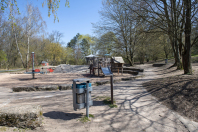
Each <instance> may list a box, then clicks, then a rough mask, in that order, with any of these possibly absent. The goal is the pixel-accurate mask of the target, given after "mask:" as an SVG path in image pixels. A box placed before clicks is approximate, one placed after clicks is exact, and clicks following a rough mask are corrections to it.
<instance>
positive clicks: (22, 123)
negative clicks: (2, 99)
mask: <svg viewBox="0 0 198 132" xmlns="http://www.w3.org/2000/svg"><path fill="white" fill-rule="evenodd" d="M42 116H43V113H42V107H41V106H40V105H23V106H22V105H19V106H14V107H3V108H1V109H0V125H1V126H9V127H18V128H31V129H34V128H36V127H40V126H41V124H42Z"/></svg>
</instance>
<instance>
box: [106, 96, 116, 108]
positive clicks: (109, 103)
mask: <svg viewBox="0 0 198 132" xmlns="http://www.w3.org/2000/svg"><path fill="white" fill-rule="evenodd" d="M103 102H104V104H106V105H109V107H110V108H117V107H118V106H117V105H116V101H115V100H113V104H111V98H110V97H106V98H105V99H104V100H103Z"/></svg>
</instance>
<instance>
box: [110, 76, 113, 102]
mask: <svg viewBox="0 0 198 132" xmlns="http://www.w3.org/2000/svg"><path fill="white" fill-rule="evenodd" d="M110 82H111V104H113V75H111V78H110Z"/></svg>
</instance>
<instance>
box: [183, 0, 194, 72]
mask: <svg viewBox="0 0 198 132" xmlns="http://www.w3.org/2000/svg"><path fill="white" fill-rule="evenodd" d="M185 7H186V15H185V17H186V23H185V47H184V53H183V61H184V62H183V67H184V74H192V65H191V40H190V35H191V0H185Z"/></svg>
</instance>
